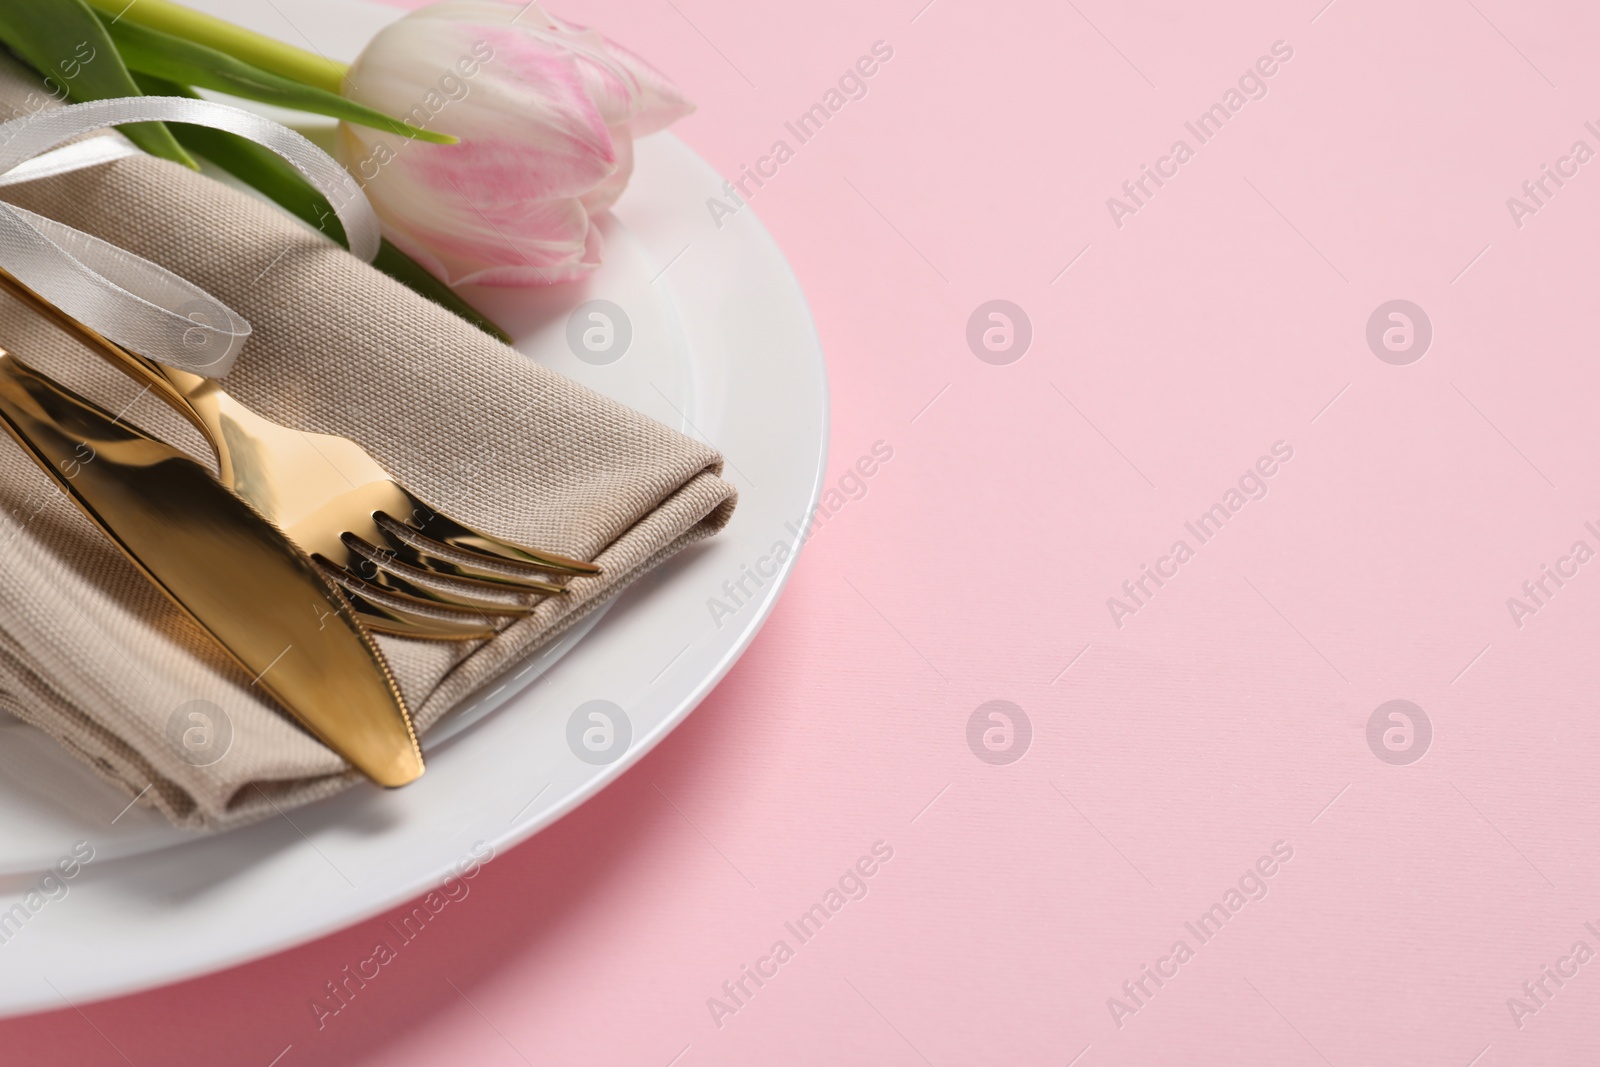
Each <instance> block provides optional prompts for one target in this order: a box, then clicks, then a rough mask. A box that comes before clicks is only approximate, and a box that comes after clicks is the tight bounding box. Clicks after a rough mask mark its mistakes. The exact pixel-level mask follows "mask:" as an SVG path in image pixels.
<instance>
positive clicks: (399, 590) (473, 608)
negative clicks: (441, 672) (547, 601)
mask: <svg viewBox="0 0 1600 1067" xmlns="http://www.w3.org/2000/svg"><path fill="white" fill-rule="evenodd" d="M314 558H315V559H316V561H317V562H318V563H319V564H321V565H322V567H323V568H324V569H325V570H326V571H327V572H328V573H329V575H330V576H331V577H333V578H334V579H335V580H336V581H338V582H339V583H340V584H341V585H344V586H346V587H347V588H353V589H354V591H356V592H368V593H371V592H377V593H382V594H384V595H385V596H386V597H387V598H388V599H389V600H391V601H394V602H397V603H398V604H400V605H401V606H405V607H410V608H414V609H421V610H423V611H428V610H437V609H439V608H445V609H454V610H457V611H461V612H465V613H468V614H470V615H473V616H487V617H489V618H507V619H512V618H521V617H522V616H524V615H527V614H528V613H529V612H531V611H532V610H533V608H531V607H530V606H528V605H527V604H517V603H512V602H510V601H507V600H487V599H480V598H478V597H474V596H470V595H467V594H461V593H454V592H446V591H444V590H441V589H436V588H432V587H429V586H423V585H417V584H415V583H413V582H409V581H407V580H406V579H405V578H404V577H402V576H400V575H398V574H395V573H394V571H393V570H385V569H383V568H380V567H377V566H374V567H373V568H372V569H371V570H370V571H369V572H365V573H358V572H357V571H356V570H355V569H353V568H351V567H348V566H340V565H339V564H338V563H335V562H334V561H333V560H330V559H329V558H328V557H326V556H322V555H318V556H315V557H314ZM352 583H354V584H353V585H352Z"/></svg>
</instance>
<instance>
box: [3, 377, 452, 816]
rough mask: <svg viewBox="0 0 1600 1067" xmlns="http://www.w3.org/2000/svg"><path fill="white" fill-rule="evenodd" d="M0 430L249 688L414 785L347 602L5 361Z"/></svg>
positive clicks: (140, 449)
mask: <svg viewBox="0 0 1600 1067" xmlns="http://www.w3.org/2000/svg"><path fill="white" fill-rule="evenodd" d="M0 420H3V421H4V422H5V424H6V429H7V430H8V431H10V433H11V436H12V437H14V438H16V439H17V441H18V443H20V444H21V445H22V446H23V449H24V450H25V451H26V452H27V453H28V455H30V456H31V457H32V458H33V460H34V461H35V462H36V463H38V464H39V466H40V467H42V468H44V469H45V470H46V471H47V472H48V473H49V474H50V476H51V477H52V478H54V479H55V481H56V482H57V483H58V484H59V485H60V486H61V488H62V489H64V490H66V492H67V493H68V495H70V496H71V498H72V500H73V502H74V503H76V504H77V505H78V507H80V508H81V509H83V512H84V513H85V514H86V515H88V516H89V518H90V519H91V520H93V521H94V523H95V525H96V526H98V527H99V528H100V529H101V531H102V532H104V533H105V535H106V536H107V537H109V538H110V539H111V541H112V543H114V544H115V545H116V546H117V547H118V548H119V549H120V550H121V551H122V552H123V554H124V555H126V556H127V557H128V559H130V560H132V561H133V563H134V565H135V566H137V567H138V568H139V569H140V570H141V571H143V572H144V574H145V576H146V577H148V578H149V579H150V580H151V581H152V582H154V583H155V585H156V587H157V588H158V589H160V590H161V591H162V592H163V593H165V594H166V595H167V596H168V597H169V598H171V600H172V601H173V603H175V604H177V605H178V607H179V608H181V609H183V611H184V612H185V613H187V614H188V615H189V617H190V618H192V619H194V621H195V622H197V623H198V624H199V625H200V627H201V628H202V629H204V630H205V631H206V632H207V633H209V634H210V635H211V636H212V637H213V638H215V639H216V641H217V643H218V644H220V645H221V646H222V647H223V648H224V649H225V650H226V651H227V652H228V654H229V655H231V656H232V657H233V658H234V659H235V660H237V661H238V663H239V665H240V666H242V667H243V668H244V669H245V671H246V672H247V673H248V674H249V676H250V677H251V678H252V679H253V681H252V682H251V683H250V684H251V685H252V686H258V687H260V688H261V689H263V690H265V691H266V692H267V693H268V694H269V695H271V696H272V697H273V698H274V699H275V700H276V701H277V702H278V703H279V704H280V705H282V706H283V708H284V709H285V710H286V711H288V712H289V714H290V715H292V716H293V717H294V718H295V719H296V720H297V721H298V722H299V723H300V724H301V725H302V726H304V727H305V728H306V729H307V730H309V731H311V733H312V734H314V735H315V736H316V737H317V738H318V739H319V740H320V741H322V742H323V743H324V744H326V745H327V746H328V747H329V748H331V749H333V751H335V752H337V753H338V754H339V755H340V756H342V757H344V758H345V759H346V760H348V761H349V762H350V763H351V764H352V765H354V766H355V767H356V768H357V769H358V770H360V771H361V772H362V773H363V774H365V775H366V776H367V777H368V778H371V779H372V780H373V781H374V782H376V783H378V784H379V785H383V786H391V787H392V786H401V785H405V784H406V783H407V782H411V781H414V780H415V779H416V778H417V777H418V776H420V775H421V774H422V770H423V766H422V751H421V749H420V748H419V746H418V745H417V738H416V734H415V732H414V731H413V730H412V727H411V718H410V715H409V714H408V712H407V711H406V707H405V701H404V699H403V698H402V696H401V695H400V690H399V688H398V687H397V686H396V684H395V681H394V677H393V675H392V674H391V673H390V672H389V667H388V664H387V662H386V661H385V660H384V658H383V654H382V652H380V651H379V649H378V647H377V646H376V645H375V644H374V643H373V640H372V638H371V636H370V635H369V634H368V633H367V632H366V631H365V630H364V629H362V627H361V625H360V624H359V623H358V622H357V621H356V616H355V613H354V611H353V610H352V609H351V607H350V604H349V602H348V601H347V600H346V599H345V597H344V595H343V593H342V592H340V590H339V589H338V587H337V586H335V585H333V584H332V583H331V582H329V581H328V580H327V579H326V578H324V577H323V576H322V574H321V572H320V571H318V569H317V568H316V566H315V565H314V564H313V563H312V562H311V560H310V559H309V558H307V557H306V556H305V555H304V554H303V553H301V552H300V551H299V550H298V549H296V548H295V547H294V545H292V544H291V543H290V542H289V541H288V539H287V538H285V537H284V535H283V534H282V533H281V532H280V531H279V530H278V529H277V528H276V527H274V526H272V525H271V524H270V523H268V522H267V521H266V520H265V519H263V518H262V517H261V516H260V515H258V514H257V513H256V512H255V511H254V510H252V509H251V508H250V506H249V505H248V504H246V503H245V502H244V501H242V500H241V499H239V498H238V497H237V496H235V495H234V494H232V493H230V492H229V491H228V490H227V489H226V488H224V487H223V486H222V485H221V483H219V482H218V481H217V480H216V479H215V478H213V477H212V475H211V472H210V471H209V470H207V469H206V468H205V467H204V466H202V465H201V464H200V463H199V462H197V461H196V460H194V459H193V458H191V457H189V456H188V455H186V454H184V453H183V452H180V451H178V450H177V449H175V448H173V447H171V446H170V445H167V444H166V443H164V442H162V441H159V440H156V439H155V438H152V437H150V436H148V435H147V434H144V433H141V432H140V431H139V430H136V429H134V428H133V427H130V426H126V425H122V424H121V423H120V422H119V420H118V419H117V418H114V417H113V416H112V415H110V414H109V413H108V412H106V411H105V410H104V409H102V408H100V407H98V406H96V405H95V404H92V403H90V402H89V401H88V400H86V399H84V398H83V397H81V396H79V395H77V394H76V393H74V392H72V391H71V390H69V389H67V388H66V387H65V386H63V385H61V384H60V383H58V382H56V381H54V380H53V379H51V378H49V377H47V376H45V375H43V374H41V373H39V372H38V371H36V370H34V369H33V368H31V367H29V366H27V365H26V364H24V363H22V362H21V361H19V360H18V359H17V358H16V357H15V356H12V355H11V354H10V353H8V352H5V351H4V350H0Z"/></svg>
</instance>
